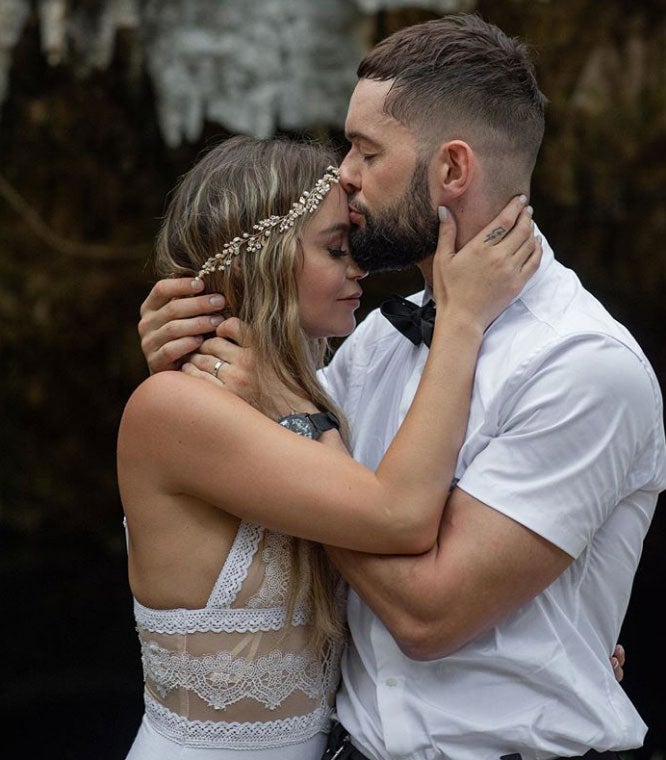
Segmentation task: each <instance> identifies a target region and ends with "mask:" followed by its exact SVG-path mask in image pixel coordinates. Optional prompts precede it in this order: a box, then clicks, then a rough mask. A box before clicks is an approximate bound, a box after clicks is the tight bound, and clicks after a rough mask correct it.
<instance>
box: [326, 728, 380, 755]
mask: <svg viewBox="0 0 666 760" xmlns="http://www.w3.org/2000/svg"><path fill="white" fill-rule="evenodd" d="M321 760H369V758H368V757H367V756H366V755H364V754H363V753H362V752H359V751H358V750H357V749H356V747H355V746H354V745H353V744H352V743H351V737H350V736H349V734H348V733H347V731H346V729H345V727H344V726H343V725H342V723H338V722H337V721H333V725H332V726H331V733H330V734H329V735H328V744H327V745H326V751H325V752H324V754H323V755H322V756H321Z"/></svg>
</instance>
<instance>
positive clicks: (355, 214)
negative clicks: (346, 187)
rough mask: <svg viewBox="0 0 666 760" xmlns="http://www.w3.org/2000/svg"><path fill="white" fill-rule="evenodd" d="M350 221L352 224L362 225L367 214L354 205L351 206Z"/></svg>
mask: <svg viewBox="0 0 666 760" xmlns="http://www.w3.org/2000/svg"><path fill="white" fill-rule="evenodd" d="M349 221H350V222H351V223H352V224H355V225H357V226H360V225H362V224H364V223H365V216H364V215H363V214H361V212H360V211H357V210H356V209H355V208H354V207H353V206H350V207H349Z"/></svg>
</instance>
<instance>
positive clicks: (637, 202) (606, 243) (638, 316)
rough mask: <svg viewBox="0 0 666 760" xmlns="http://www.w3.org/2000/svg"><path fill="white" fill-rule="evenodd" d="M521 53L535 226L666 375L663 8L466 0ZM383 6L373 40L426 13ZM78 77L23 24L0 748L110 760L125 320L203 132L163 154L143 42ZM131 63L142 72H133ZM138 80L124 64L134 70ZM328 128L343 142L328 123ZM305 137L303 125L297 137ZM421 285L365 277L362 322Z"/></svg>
mask: <svg viewBox="0 0 666 760" xmlns="http://www.w3.org/2000/svg"><path fill="white" fill-rule="evenodd" d="M477 10H478V11H479V12H480V13H481V14H482V15H484V16H485V17H486V18H488V19H489V20H491V21H494V22H496V23H498V24H499V25H500V26H502V27H503V28H504V29H505V30H506V31H508V32H509V33H512V34H517V35H520V36H521V37H524V38H525V39H526V40H528V41H529V42H530V44H531V45H532V47H533V49H534V51H535V56H536V62H537V67H538V71H539V77H540V81H541V83H542V89H543V90H544V91H545V92H546V94H547V95H548V96H549V98H550V100H551V106H550V113H549V126H548V132H547V138H546V142H545V145H544V148H543V151H542V154H541V159H540V163H539V169H538V171H537V173H536V176H535V182H534V195H533V204H534V206H535V209H536V213H535V216H536V219H537V221H538V223H539V225H540V227H541V228H542V230H543V231H544V232H545V233H546V235H547V236H548V238H549V239H550V241H551V243H553V244H554V247H555V249H556V251H557V252H558V255H559V257H560V259H561V260H562V261H563V262H565V263H566V264H567V265H570V266H572V267H574V268H575V269H576V270H577V271H578V273H579V275H580V276H581V278H582V280H583V281H584V283H585V284H586V285H587V286H588V287H589V288H590V289H591V290H592V291H593V292H594V293H596V294H597V295H598V296H599V297H600V298H601V299H602V300H603V301H604V302H605V303H606V304H607V306H608V307H609V309H610V311H611V312H612V313H613V314H614V315H616V316H617V317H618V318H619V319H620V320H621V321H623V322H624V323H625V324H626V325H627V326H628V327H629V328H630V329H631V330H632V331H633V332H634V334H635V336H636V337H637V338H638V340H639V342H640V343H641V344H642V345H643V347H644V349H645V351H646V353H647V354H648V356H649V358H650V359H651V361H652V362H653V364H654V367H655V369H656V371H657V374H658V376H659V378H660V381H661V382H662V387H663V384H664V380H666V342H665V340H664V338H665V335H666V325H665V317H666V298H665V295H666V292H665V290H664V284H665V280H666V246H665V244H664V240H665V238H666V201H665V198H666V158H665V156H666V14H665V13H664V11H665V6H664V3H663V2H659V1H657V0H654V1H652V2H650V1H649V0H643V1H642V2H633V1H632V0H624V1H622V0H608V1H607V2H594V1H593V0H558V1H557V2H555V1H554V0H553V1H552V2H547V1H546V2H543V1H542V2H538V1H537V0H531V1H525V2H520V1H519V0H495V1H494V2H490V1H489V2H479V3H478V7H477ZM431 15H432V14H429V13H427V12H425V11H418V10H412V11H405V10H403V11H394V12H390V13H389V12H382V13H378V14H376V15H375V16H374V17H372V18H371V19H370V21H371V33H370V36H371V41H372V40H376V39H379V38H381V37H382V36H384V35H385V34H387V33H389V32H390V31H392V30H393V29H396V28H398V27H400V26H403V25H406V24H410V23H414V22H416V21H420V20H422V19H425V18H428V17H430V16H431ZM116 43H117V44H116V52H115V57H114V60H113V62H112V64H111V66H110V67H109V68H108V69H107V70H105V71H104V72H96V73H88V74H86V75H85V76H82V75H81V74H80V73H76V69H75V67H73V66H69V65H60V66H50V65H49V64H48V63H47V62H46V61H45V59H44V56H43V55H42V53H41V50H40V43H39V36H38V28H37V23H36V20H35V19H31V20H30V21H29V23H28V24H27V26H26V29H25V31H24V34H23V36H22V38H21V39H20V41H19V43H18V45H17V46H16V48H15V50H14V53H13V65H12V69H11V72H10V83H9V85H10V87H9V96H8V99H7V100H6V102H5V103H4V106H3V107H2V112H1V120H0V369H1V372H0V399H1V402H0V403H1V416H0V452H1V459H0V540H1V542H2V544H1V545H2V552H1V553H0V576H1V580H2V587H3V589H4V591H3V599H4V605H3V606H4V613H3V625H2V634H3V647H2V650H3V655H4V657H3V659H4V662H5V666H4V667H5V671H4V677H3V678H2V680H1V682H0V711H1V713H2V715H3V717H4V721H3V722H4V725H5V727H6V728H5V732H7V731H8V732H9V734H8V735H7V733H5V736H4V737H3V746H4V751H3V756H4V753H5V752H6V756H7V757H11V756H14V755H15V753H16V751H17V749H19V748H27V749H26V750H24V751H23V753H22V754H24V755H26V754H27V755H28V756H30V757H34V758H42V757H44V758H47V757H48V758H51V759H53V760H60V759H61V758H62V759H63V760H65V759H67V760H83V758H97V759H98V760H121V759H122V758H124V755H125V752H126V751H127V749H128V747H129V744H130V742H131V740H132V737H133V735H134V732H135V730H136V728H137V725H138V722H139V719H140V715H141V674H140V665H139V657H138V647H137V644H136V640H135V633H134V630H133V623H132V619H131V600H130V595H129V592H128V587H127V580H126V567H125V552H124V537H123V532H122V524H121V520H122V510H121V507H120V504H119V500H118V496H117V492H116V483H115V450H114V449H115V436H116V429H117V425H118V421H119V417H120V414H121V412H122V408H123V405H124V402H125V400H126V399H127V397H128V395H129V394H130V392H131V391H132V389H133V388H134V387H135V386H136V385H137V384H138V383H139V382H140V381H141V379H142V378H143V377H144V376H145V375H146V368H145V365H144V362H143V358H142V355H141V353H140V349H139V342H138V337H137V334H136V322H137V314H138V308H139V304H140V303H141V301H142V300H143V298H144V297H145V295H146V293H147V291H148V289H149V287H150V285H151V277H150V273H149V270H148V269H147V267H146V260H147V258H148V256H149V254H150V250H151V241H152V239H153V237H154V234H155V232H156V227H157V223H158V219H159V217H160V215H161V213H162V209H163V203H164V197H165V195H166V193H167V192H168V191H169V189H170V188H171V187H172V186H173V185H174V183H175V181H176V178H177V177H178V176H179V175H180V174H181V173H182V172H184V171H185V170H187V169H188V168H189V166H190V165H191V163H192V162H193V161H194V160H195V159H196V157H197V155H198V154H199V153H200V151H201V150H202V149H203V148H204V147H205V146H206V145H207V144H209V142H210V141H211V140H217V139H220V138H222V137H224V136H225V133H224V131H223V129H222V128H221V127H220V126H219V125H216V124H208V125H207V126H206V129H205V131H204V134H203V135H202V137H201V139H200V140H199V141H198V142H197V143H196V144H187V145H185V146H183V147H181V148H177V149H170V148H167V147H165V144H164V142H163V140H162V138H161V135H160V132H159V128H158V125H157V119H156V113H155V101H154V97H153V93H152V91H151V83H150V80H149V79H148V77H147V75H145V74H143V75H141V76H139V77H138V78H137V75H136V68H135V66H136V60H135V57H134V56H133V51H135V48H136V40H135V39H133V38H132V37H131V35H122V34H121V35H119V37H118V39H117V41H116ZM132 67H134V68H132ZM130 69H132V70H131V71H130ZM322 132H324V133H326V132H328V133H330V134H331V135H333V136H336V135H337V134H338V133H337V132H336V130H335V128H333V127H331V128H330V129H323V130H322ZM310 134H311V133H310ZM418 286H419V279H418V277H417V276H416V275H415V274H413V275H402V276H400V277H398V276H394V275H391V276H386V277H381V278H379V277H378V278H375V279H374V280H368V281H366V292H367V297H366V300H365V303H364V307H363V309H364V311H363V314H365V313H367V311H368V310H369V309H371V308H373V307H374V306H376V304H377V301H378V299H379V297H380V294H382V293H385V292H386V291H387V290H396V291H400V292H404V293H407V292H410V291H412V290H413V289H415V288H417V287H418ZM665 520H666V518H665V517H664V514H663V500H662V503H661V504H660V507H659V509H658V511H657V516H656V519H655V521H654V524H653V526H652V529H651V531H650V534H649V536H648V539H647V543H646V546H645V551H644V556H643V560H642V563H641V567H640V570H639V573H638V577H637V580H636V584H635V589H634V595H633V599H632V602H631V606H630V609H629V613H628V615H627V619H626V622H625V626H624V629H623V631H622V635H621V639H620V640H621V642H622V643H623V644H624V645H625V646H626V648H627V650H628V663H627V668H626V677H625V681H624V686H625V688H626V690H627V692H628V693H629V694H630V696H631V698H632V699H633V700H634V702H635V703H636V705H637V706H638V708H639V710H640V711H641V713H642V715H643V716H644V719H645V721H646V722H647V723H648V725H649V726H650V730H649V733H648V736H647V740H646V745H645V747H644V748H643V749H642V750H640V751H637V752H635V753H634V754H633V757H634V758H635V760H657V759H658V758H663V757H664V753H665V752H666V696H665V680H666V667H665V665H664V652H663V650H662V646H663V642H664V641H665V640H666V626H665V624H664V621H663V620H664V619H663V614H661V611H660V607H661V606H662V604H663V602H662V601H660V600H663V596H662V594H663V588H664V581H665V580H666V566H665V564H664V560H663V556H664V555H663V546H664V538H665V532H666V521H665Z"/></svg>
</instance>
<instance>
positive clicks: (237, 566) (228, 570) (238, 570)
mask: <svg viewBox="0 0 666 760" xmlns="http://www.w3.org/2000/svg"><path fill="white" fill-rule="evenodd" d="M263 534H264V529H263V528H262V527H261V526H259V525H254V524H252V523H248V522H241V524H240V525H239V526H238V532H237V533H236V538H235V539H234V542H233V544H232V546H231V550H230V551H229V555H228V556H227V559H226V561H225V563H224V567H223V568H222V572H221V573H220V575H219V577H218V579H217V581H216V583H215V587H214V588H213V591H212V593H211V595H210V597H209V598H208V602H207V603H206V607H229V605H230V604H231V603H232V602H233V601H234V599H235V598H236V597H237V596H238V592H239V591H240V588H241V586H242V585H243V581H244V580H245V579H246V578H247V574H248V572H249V570H250V565H251V564H252V560H253V559H254V555H255V554H256V553H257V548H258V546H259V542H260V541H261V537H262V536H263Z"/></svg>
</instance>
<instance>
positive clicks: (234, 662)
mask: <svg viewBox="0 0 666 760" xmlns="http://www.w3.org/2000/svg"><path fill="white" fill-rule="evenodd" d="M326 659H327V658H324V660H322V659H320V658H317V657H315V656H314V655H313V654H312V653H311V652H309V651H306V652H304V653H303V654H293V653H287V654H283V653H282V652H280V651H278V650H276V649H275V650H273V651H272V652H270V653H269V654H267V655H264V656H263V657H259V658H257V659H253V660H248V659H245V658H244V657H235V656H234V655H232V654H231V653H230V652H218V653H217V654H214V655H205V656H203V657H195V656H194V655H191V654H189V653H188V652H173V651H171V650H169V649H164V648H163V647H161V646H159V644H157V643H156V642H154V641H147V642H144V643H142V645H141V661H142V663H143V672H144V677H145V678H146V679H150V680H151V681H152V682H153V684H154V687H155V690H156V691H157V693H158V694H159V695H160V696H161V697H162V699H164V698H165V697H166V696H167V694H168V693H169V692H170V691H172V690H173V689H187V690H188V691H192V692H194V693H195V694H196V695H197V696H198V697H199V698H200V699H202V700H203V701H204V702H206V704H207V705H209V706H210V707H213V708H214V709H216V710H223V709H224V708H226V707H228V706H229V705H233V704H235V703H236V702H239V701H240V700H243V699H251V700H253V701H254V702H256V703H258V704H260V705H263V706H264V707H265V708H267V709H268V710H274V709H275V708H276V707H278V706H279V705H281V704H282V702H284V700H285V699H287V697H289V696H291V695H292V694H293V693H294V692H296V691H299V692H302V693H303V694H306V695H307V696H308V697H309V698H310V699H313V700H318V701H321V699H322V687H323V688H324V689H326V688H327V687H328V684H327V683H326V681H327V671H328V667H327V664H328V663H327V662H326Z"/></svg>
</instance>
